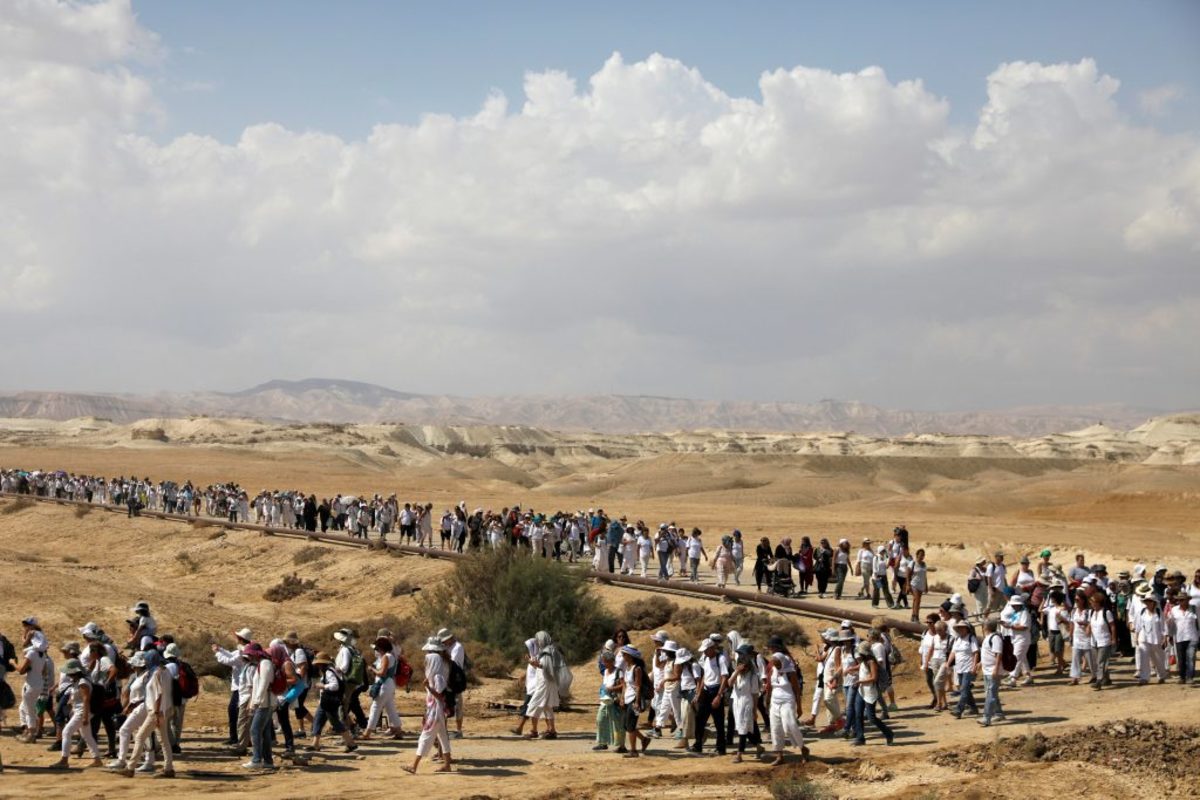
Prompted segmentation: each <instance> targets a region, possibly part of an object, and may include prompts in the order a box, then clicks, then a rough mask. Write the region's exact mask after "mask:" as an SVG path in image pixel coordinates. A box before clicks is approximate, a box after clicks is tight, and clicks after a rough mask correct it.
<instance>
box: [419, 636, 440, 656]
mask: <svg viewBox="0 0 1200 800" xmlns="http://www.w3.org/2000/svg"><path fill="white" fill-rule="evenodd" d="M421 649H422V650H424V651H425V652H426V653H440V652H442V650H444V649H445V648H444V647H442V643H441V641H440V640H439V639H438V638H437V637H436V636H430V637H429V638H428V639H426V640H425V644H423V645H421Z"/></svg>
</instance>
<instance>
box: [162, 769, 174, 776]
mask: <svg viewBox="0 0 1200 800" xmlns="http://www.w3.org/2000/svg"><path fill="white" fill-rule="evenodd" d="M158 777H160V778H174V777H175V770H173V769H164V770H163V771H162V772H161V773H160V774H159V776H158Z"/></svg>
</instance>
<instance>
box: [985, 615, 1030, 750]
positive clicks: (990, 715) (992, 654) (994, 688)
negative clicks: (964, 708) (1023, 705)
mask: <svg viewBox="0 0 1200 800" xmlns="http://www.w3.org/2000/svg"><path fill="white" fill-rule="evenodd" d="M999 627H1000V626H999V624H998V623H997V621H996V620H995V619H989V620H988V621H987V622H985V623H983V645H982V646H981V647H980V648H979V668H980V671H981V672H982V673H983V718H982V719H980V720H979V724H980V725H982V726H983V727H985V728H986V727H987V726H989V725H991V724H992V720H993V719H994V718H997V717H998V718H1000V719H1004V709H1003V708H1002V707H1001V705H1000V674H1001V671H1002V665H1001V663H1000V661H1001V659H1000V657H1001V655H1003V654H1004V637H1002V636H1001V635H1000V632H999ZM1017 661H1018V663H1019V662H1020V658H1018V659H1017Z"/></svg>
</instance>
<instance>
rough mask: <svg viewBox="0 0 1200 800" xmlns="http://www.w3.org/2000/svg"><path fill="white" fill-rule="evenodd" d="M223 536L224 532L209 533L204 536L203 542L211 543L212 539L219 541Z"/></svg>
mask: <svg viewBox="0 0 1200 800" xmlns="http://www.w3.org/2000/svg"><path fill="white" fill-rule="evenodd" d="M224 535H225V531H223V530H216V531H213V532H212V533H210V534H209V535H208V536H205V537H204V540H205V541H208V542H211V541H213V540H214V539H220V538H222V537H223V536H224Z"/></svg>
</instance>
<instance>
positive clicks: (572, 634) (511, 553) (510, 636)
mask: <svg viewBox="0 0 1200 800" xmlns="http://www.w3.org/2000/svg"><path fill="white" fill-rule="evenodd" d="M422 597H423V598H424V601H425V602H423V603H422V604H421V611H420V613H421V619H422V620H423V621H424V622H425V625H426V627H427V628H429V629H430V630H437V629H438V628H441V627H443V626H444V627H448V628H451V629H452V630H454V631H455V632H456V633H457V634H458V635H459V636H460V637H461V638H462V639H463V641H467V642H478V643H483V644H486V645H489V646H491V647H493V648H495V649H496V650H497V651H498V652H499V653H501V654H502V655H503V656H504V657H505V658H508V659H509V662H510V664H511V665H513V666H515V665H516V664H517V663H519V662H520V661H521V659H522V658H523V657H524V656H525V652H526V651H525V640H526V639H528V638H530V637H531V636H533V635H534V634H535V633H537V632H538V631H542V630H544V631H547V632H549V633H550V635H551V636H552V637H553V638H554V641H555V643H556V644H558V646H559V648H560V649H561V650H562V652H563V654H564V655H565V656H566V658H567V660H568V661H580V660H582V659H584V658H586V657H587V656H588V654H590V653H592V652H594V651H596V650H597V649H598V648H599V645H600V643H602V642H603V641H604V639H605V638H606V637H607V635H608V633H609V631H611V630H612V629H613V622H614V621H613V618H612V616H611V615H610V614H609V613H608V611H607V610H606V609H605V607H604V605H603V604H602V603H601V601H600V599H599V598H598V597H597V596H596V595H595V593H594V592H593V591H592V588H591V585H590V584H589V583H587V582H586V581H585V579H584V575H583V574H582V573H577V572H573V571H570V570H568V569H566V567H564V566H563V565H562V564H559V563H558V562H556V561H552V560H549V559H541V558H530V557H529V555H528V554H527V553H524V552H523V551H521V550H517V549H514V548H502V549H500V550H497V551H495V552H492V553H477V554H474V555H472V556H471V557H469V558H465V559H463V560H461V561H459V562H458V563H457V564H456V565H455V568H454V572H453V573H451V574H450V576H449V577H448V578H447V579H446V580H444V581H443V582H442V583H441V584H440V585H439V586H438V587H437V588H436V589H434V590H432V591H430V592H427V593H422Z"/></svg>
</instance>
